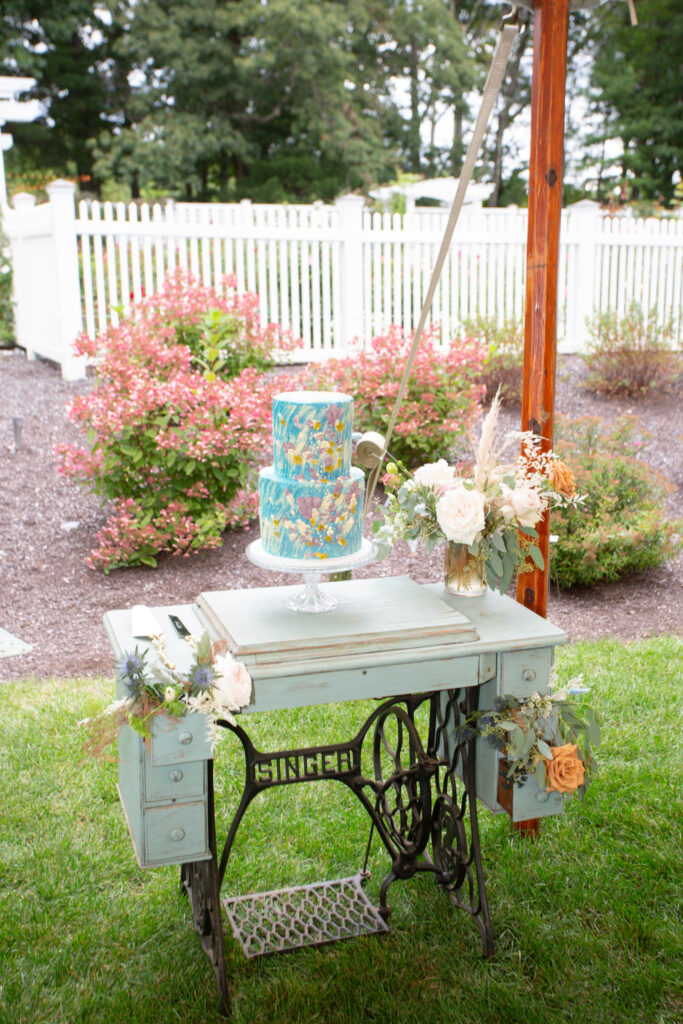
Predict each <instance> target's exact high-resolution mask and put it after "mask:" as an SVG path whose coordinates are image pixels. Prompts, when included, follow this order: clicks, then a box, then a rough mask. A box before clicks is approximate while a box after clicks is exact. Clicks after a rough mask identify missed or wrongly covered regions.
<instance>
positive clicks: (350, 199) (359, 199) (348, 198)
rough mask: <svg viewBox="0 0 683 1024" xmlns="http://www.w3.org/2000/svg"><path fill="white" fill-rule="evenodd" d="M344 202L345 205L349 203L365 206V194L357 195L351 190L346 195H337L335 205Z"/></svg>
mask: <svg viewBox="0 0 683 1024" xmlns="http://www.w3.org/2000/svg"><path fill="white" fill-rule="evenodd" d="M342 203H343V204H345V205H346V204H347V203H348V204H349V205H351V206H358V205H360V206H365V196H356V195H353V194H352V193H351V192H349V193H348V194H347V195H345V196H337V198H336V199H335V201H334V205H335V206H340V205H341V204H342Z"/></svg>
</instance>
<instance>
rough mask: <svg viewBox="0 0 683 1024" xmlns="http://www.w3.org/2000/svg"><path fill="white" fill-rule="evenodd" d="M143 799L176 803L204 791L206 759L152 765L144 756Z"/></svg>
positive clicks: (201, 794) (198, 795)
mask: <svg viewBox="0 0 683 1024" xmlns="http://www.w3.org/2000/svg"><path fill="white" fill-rule="evenodd" d="M144 763H145V800H147V801H150V802H155V801H162V800H163V801H164V802H165V803H169V802H171V803H176V802H177V801H178V800H188V799H191V798H192V797H197V798H200V797H203V796H204V795H205V793H206V761H181V763H180V764H164V765H153V764H152V762H151V760H150V759H149V758H148V757H145V762H144Z"/></svg>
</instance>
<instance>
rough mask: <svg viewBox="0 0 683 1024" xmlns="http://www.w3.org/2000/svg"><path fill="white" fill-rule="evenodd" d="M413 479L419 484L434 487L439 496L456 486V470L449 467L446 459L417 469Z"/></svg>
mask: <svg viewBox="0 0 683 1024" xmlns="http://www.w3.org/2000/svg"><path fill="white" fill-rule="evenodd" d="M413 479H414V480H415V482H416V483H418V484H424V485H427V486H428V487H433V488H434V490H435V491H436V492H437V494H442V493H443V492H444V491H447V490H449V488H451V487H453V486H454V484H455V469H454V468H453V466H449V465H448V463H447V462H446V460H445V459H439V461H438V462H427V463H426V464H425V465H424V466H420V467H419V469H416V470H415V472H414V473H413Z"/></svg>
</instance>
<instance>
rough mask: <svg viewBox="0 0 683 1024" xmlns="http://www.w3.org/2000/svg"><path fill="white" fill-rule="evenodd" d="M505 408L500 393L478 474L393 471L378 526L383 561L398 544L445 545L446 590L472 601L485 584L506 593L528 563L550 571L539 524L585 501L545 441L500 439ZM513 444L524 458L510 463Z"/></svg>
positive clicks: (433, 467)
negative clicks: (551, 511)
mask: <svg viewBox="0 0 683 1024" xmlns="http://www.w3.org/2000/svg"><path fill="white" fill-rule="evenodd" d="M500 404H501V397H500V392H499V393H498V394H497V395H496V397H495V398H494V400H493V402H492V404H491V408H490V410H489V412H488V415H487V416H486V418H485V420H484V422H483V424H482V430H481V438H480V441H479V444H478V446H477V449H476V451H475V453H474V464H473V467H471V468H470V467H461V466H458V467H456V466H451V465H449V464H448V463H447V462H446V461H445V459H439V460H438V461H437V462H432V463H428V464H426V465H424V466H420V467H419V468H418V469H416V470H415V471H414V472H413V473H410V472H409V471H408V470H407V469H406V468H405V466H404V465H403V464H402V463H400V462H390V463H389V464H388V465H387V473H386V474H385V476H384V478H383V482H384V484H385V487H386V488H387V490H388V491H389V494H388V497H387V500H386V502H385V504H384V506H383V509H382V518H381V519H379V520H376V521H375V522H374V523H373V532H374V539H375V543H376V544H377V548H378V557H379V558H383V557H385V556H386V555H387V554H388V552H389V549H390V548H391V547H392V546H393V545H394V544H395V543H396V541H397V540H399V539H404V540H407V541H408V543H409V544H410V545H411V546H412V547H415V546H416V545H417V544H418V543H420V542H421V543H423V544H424V545H425V547H426V549H427V551H432V550H433V548H434V547H435V545H436V544H437V543H438V542H439V541H443V540H445V541H446V586H447V587H449V588H452V589H454V590H455V591H457V592H463V593H467V592H469V593H470V595H471V596H474V595H475V594H476V593H481V592H483V590H485V586H486V582H487V583H488V585H489V586H490V587H491V588H492V589H495V588H496V587H498V588H499V589H500V592H501V593H505V591H506V590H507V589H508V586H509V585H510V582H511V580H512V577H513V575H514V573H515V570H516V569H518V568H520V567H523V565H524V563H525V562H526V561H527V559H528V558H531V560H532V561H533V562H534V563H535V564H536V565H537V566H538V567H539V568H540V569H542V568H544V561H543V556H542V554H541V551H540V549H539V548H538V546H537V545H536V544H535V543H534V541H535V540H536V539H537V538H538V532H537V531H536V529H535V526H536V524H537V523H538V521H539V520H540V519H541V517H542V516H543V514H544V513H545V511H546V510H547V509H548V508H549V507H550V506H554V507H567V506H570V505H571V506H578V505H580V503H581V501H582V498H581V497H580V496H579V495H578V494H577V493H576V489H575V485H574V478H573V475H572V473H571V470H570V469H569V468H568V467H567V466H566V465H565V464H564V463H563V462H561V461H560V459H558V458H557V456H556V455H555V454H554V452H552V451H548V452H543V451H541V449H540V438H538V437H536V436H535V435H534V434H532V433H530V432H528V431H526V432H521V431H516V432H513V433H512V434H508V435H506V436H505V437H502V438H501V437H500V435H499V432H498V431H497V430H496V424H497V419H498V412H499V409H500ZM513 440H516V441H517V442H518V443H520V444H521V451H520V454H519V456H518V457H517V458H516V460H514V461H504V460H503V458H502V456H503V453H504V451H505V449H506V448H507V447H508V446H509V444H510V443H511V442H512V441H513Z"/></svg>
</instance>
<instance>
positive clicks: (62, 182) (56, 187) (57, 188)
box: [45, 178, 76, 197]
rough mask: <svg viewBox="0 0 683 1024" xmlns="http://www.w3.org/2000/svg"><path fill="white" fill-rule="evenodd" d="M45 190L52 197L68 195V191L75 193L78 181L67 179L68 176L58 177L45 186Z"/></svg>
mask: <svg viewBox="0 0 683 1024" xmlns="http://www.w3.org/2000/svg"><path fill="white" fill-rule="evenodd" d="M45 191H46V192H47V194H48V195H49V196H50V197H52V196H59V195H66V194H67V193H70V194H71V195H74V194H75V192H76V182H75V181H67V180H66V178H57V179H56V180H55V181H51V182H50V184H49V185H46V186H45Z"/></svg>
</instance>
